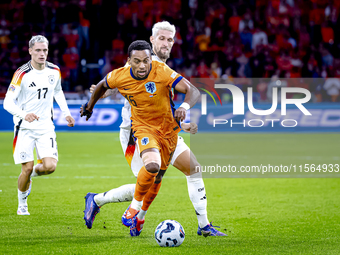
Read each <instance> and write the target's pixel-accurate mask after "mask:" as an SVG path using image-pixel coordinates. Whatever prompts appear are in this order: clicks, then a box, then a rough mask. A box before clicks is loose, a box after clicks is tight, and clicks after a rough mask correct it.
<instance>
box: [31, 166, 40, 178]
mask: <svg viewBox="0 0 340 255" xmlns="http://www.w3.org/2000/svg"><path fill="white" fill-rule="evenodd" d="M35 167H36V165H35V166H33V171H32V173H31V178H32V177H36V176H39V175H38V174H37V172H36V171H35Z"/></svg>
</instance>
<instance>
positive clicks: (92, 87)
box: [90, 84, 96, 94]
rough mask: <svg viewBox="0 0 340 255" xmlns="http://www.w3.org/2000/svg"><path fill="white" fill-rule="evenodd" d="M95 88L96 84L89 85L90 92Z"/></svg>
mask: <svg viewBox="0 0 340 255" xmlns="http://www.w3.org/2000/svg"><path fill="white" fill-rule="evenodd" d="M95 88H96V85H93V84H92V85H91V87H90V93H91V94H92V93H93V91H94V89H95Z"/></svg>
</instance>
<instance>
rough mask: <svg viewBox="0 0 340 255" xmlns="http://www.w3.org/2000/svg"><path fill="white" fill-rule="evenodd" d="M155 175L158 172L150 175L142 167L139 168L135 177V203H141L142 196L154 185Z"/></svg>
mask: <svg viewBox="0 0 340 255" xmlns="http://www.w3.org/2000/svg"><path fill="white" fill-rule="evenodd" d="M157 174H158V172H156V173H151V172H149V171H147V170H146V168H145V167H144V166H143V167H142V168H141V170H140V171H139V173H138V176H137V182H136V189H135V194H134V198H135V199H136V200H137V201H143V198H144V196H145V195H146V193H147V192H148V191H149V189H150V187H151V186H152V184H153V183H154V181H155V177H156V175H157Z"/></svg>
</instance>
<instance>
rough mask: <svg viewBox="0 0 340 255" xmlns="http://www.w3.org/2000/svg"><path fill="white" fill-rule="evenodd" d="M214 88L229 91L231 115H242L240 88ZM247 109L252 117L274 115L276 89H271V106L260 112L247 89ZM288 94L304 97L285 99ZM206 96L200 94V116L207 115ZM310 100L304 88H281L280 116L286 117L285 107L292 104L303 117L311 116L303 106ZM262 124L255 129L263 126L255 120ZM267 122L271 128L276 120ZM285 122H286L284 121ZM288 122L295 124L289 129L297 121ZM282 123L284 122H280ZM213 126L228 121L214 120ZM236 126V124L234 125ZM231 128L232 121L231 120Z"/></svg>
mask: <svg viewBox="0 0 340 255" xmlns="http://www.w3.org/2000/svg"><path fill="white" fill-rule="evenodd" d="M214 88H216V89H228V90H230V92H231V94H232V97H233V115H244V114H245V112H244V101H245V100H244V95H243V92H242V90H241V89H240V88H238V87H237V86H235V85H231V84H215V86H214ZM201 90H203V91H205V92H206V93H207V94H208V95H210V97H211V98H212V99H213V101H214V103H215V105H216V101H215V99H214V97H213V95H212V94H211V93H210V92H209V91H207V90H206V89H203V88H201ZM247 92H248V100H247V101H248V102H247V103H248V108H249V111H250V112H251V113H253V114H254V115H259V116H266V115H270V114H272V113H274V112H275V111H276V109H277V106H278V88H277V87H274V88H273V93H272V94H273V97H272V106H271V108H270V109H267V110H260V109H255V107H254V104H253V88H251V87H249V88H248V90H247ZM288 93H302V94H304V95H305V97H304V98H287V94H288ZM207 94H202V95H201V99H202V100H201V102H202V104H201V114H202V115H207ZM215 94H216V96H217V97H218V99H219V101H220V103H221V105H222V102H221V99H220V97H219V96H218V94H217V93H216V91H215ZM310 99H311V93H310V92H309V91H308V90H307V89H304V88H281V115H286V114H287V105H288V104H292V105H296V107H297V108H298V109H299V110H300V111H301V112H302V113H303V114H304V115H312V114H311V113H310V112H309V111H308V110H307V109H306V108H305V107H304V106H303V104H304V103H307V102H308V101H309V100H310ZM251 121H255V120H251ZM257 121H260V122H262V125H260V126H256V127H261V126H263V125H264V122H263V121H262V120H257ZM268 121H272V126H273V122H274V121H276V120H271V119H270V120H268ZM285 121H288V119H287V120H285ZM289 121H293V122H295V125H294V126H289V127H295V126H296V125H297V121H296V120H293V119H289ZM282 122H284V121H282ZM213 123H214V124H213V126H214V127H215V125H216V124H226V123H228V120H225V119H214V121H213ZM235 124H236V123H235ZM237 124H241V123H237ZM242 124H243V126H244V127H245V120H244V122H242ZM281 124H282V125H283V126H285V125H284V124H283V123H281ZM231 126H232V120H231ZM249 126H250V127H255V126H251V125H250V124H249Z"/></svg>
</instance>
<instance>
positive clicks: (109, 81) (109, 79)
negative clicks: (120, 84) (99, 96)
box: [105, 70, 116, 89]
mask: <svg viewBox="0 0 340 255" xmlns="http://www.w3.org/2000/svg"><path fill="white" fill-rule="evenodd" d="M105 86H106V87H107V88H110V89H114V88H115V87H116V70H113V71H111V72H109V73H108V74H107V75H106V76H105Z"/></svg>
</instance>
